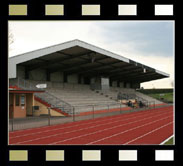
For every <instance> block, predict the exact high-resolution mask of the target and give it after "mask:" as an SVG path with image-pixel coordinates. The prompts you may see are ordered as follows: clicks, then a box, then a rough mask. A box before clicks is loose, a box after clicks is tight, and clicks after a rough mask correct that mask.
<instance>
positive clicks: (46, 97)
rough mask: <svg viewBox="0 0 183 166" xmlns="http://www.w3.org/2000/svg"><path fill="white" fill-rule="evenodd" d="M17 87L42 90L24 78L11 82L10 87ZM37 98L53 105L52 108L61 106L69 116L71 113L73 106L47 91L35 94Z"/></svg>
mask: <svg viewBox="0 0 183 166" xmlns="http://www.w3.org/2000/svg"><path fill="white" fill-rule="evenodd" d="M15 85H16V86H18V87H19V88H21V89H29V90H40V88H37V87H36V86H35V85H34V84H32V83H30V82H29V81H27V80H25V79H23V78H16V79H12V80H11V82H10V86H15ZM41 90H43V89H41ZM35 96H36V97H38V98H39V99H41V100H42V101H45V102H46V103H48V104H49V105H51V107H54V106H60V107H61V108H62V111H63V112H65V113H68V114H69V113H70V111H71V105H70V104H69V103H67V102H65V101H63V100H61V99H59V98H58V97H56V96H54V95H53V94H51V93H49V92H48V91H46V90H45V92H44V93H35Z"/></svg>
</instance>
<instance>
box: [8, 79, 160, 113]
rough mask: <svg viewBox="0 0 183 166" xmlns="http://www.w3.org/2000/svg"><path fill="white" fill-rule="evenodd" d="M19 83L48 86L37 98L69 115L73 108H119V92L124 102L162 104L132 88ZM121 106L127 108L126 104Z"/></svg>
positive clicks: (39, 82)
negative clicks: (62, 108) (95, 88)
mask: <svg viewBox="0 0 183 166" xmlns="http://www.w3.org/2000/svg"><path fill="white" fill-rule="evenodd" d="M15 82H16V83H15ZM11 83H12V82H11ZM18 83H19V86H20V87H23V88H25V89H29V88H30V89H32V88H36V85H37V84H47V88H46V89H45V90H46V93H44V94H43V93H42V94H36V95H37V97H39V98H41V99H43V100H44V101H46V102H48V103H49V104H50V105H55V106H56V105H61V106H62V107H63V106H64V109H65V111H67V113H71V112H72V110H71V107H75V108H76V112H87V111H92V106H93V105H95V110H102V109H107V107H108V105H110V108H117V107H118V108H119V100H118V98H117V96H118V93H119V92H121V93H122V96H123V99H124V100H129V99H131V100H133V99H137V97H138V98H139V99H140V98H141V99H142V100H147V101H155V102H156V104H159V103H162V102H160V101H158V100H156V99H154V98H152V97H149V96H147V95H144V94H142V93H140V92H136V91H135V90H134V89H130V88H119V87H110V89H109V90H105V91H103V90H91V89H90V86H89V85H83V84H71V83H60V82H50V81H35V80H23V79H22V80H21V81H20V80H19V81H18ZM13 84H15V85H17V80H16V81H15V80H13ZM121 106H122V107H126V105H125V104H124V103H122V105H121Z"/></svg>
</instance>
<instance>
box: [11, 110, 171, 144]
mask: <svg viewBox="0 0 183 166" xmlns="http://www.w3.org/2000/svg"><path fill="white" fill-rule="evenodd" d="M164 114H170V113H167V112H166V113H158V115H156V116H151V117H149V118H144V119H140V120H137V121H134V122H130V123H127V124H126V123H125V124H122V125H118V126H125V125H128V124H133V123H135V122H139V121H142V120H146V119H151V118H153V117H157V116H162V115H164ZM135 118H136V117H134V118H129V119H135ZM129 119H126V120H129ZM126 120H120V121H126ZM111 123H113V122H109V124H111ZM103 125H106V123H105V124H102V125H95V126H91V127H87V128H84V129H83V128H82V129H79V130H74V131H69V132H65V133H59V134H54V135H49V136H43V137H39V138H35V139H31V140H30V139H29V140H25V141H19V142H16V143H14V144H22V143H25V142H32V141H36V140H40V139H45V138H50V137H55V136H58V135H64V134H69V133H73V132H78V131H81V130H86V129H91V128H96V127H99V126H103Z"/></svg>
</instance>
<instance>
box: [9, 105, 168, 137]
mask: <svg viewBox="0 0 183 166" xmlns="http://www.w3.org/2000/svg"><path fill="white" fill-rule="evenodd" d="M163 108H169V107H162V108H155V109H154V110H142V111H140V112H133V114H134V113H143V112H147V111H148V112H149V111H157V112H159V111H163V110H162V109H163ZM167 111H169V110H167ZM122 115H124V116H125V115H127V114H122ZM116 116H117V117H115V118H118V117H119V115H116ZM109 117H111V118H110V119H115V118H112V117H113V116H109ZM120 117H121V116H120ZM120 117H119V118H120ZM103 118H106V117H100V118H97V119H95V120H97V121H99V120H100V119H103ZM105 120H109V119H104V120H101V121H105ZM86 121H87V120H86ZM71 123H73V122H71ZM78 123H79V121H78ZM90 123H93V122H89V123H85V124H90ZM85 124H82V125H85ZM80 125H81V124H80ZM54 126H60V124H58V125H54ZM75 126H77V125H75ZM44 128H50V126H43V127H36V128H35V129H32V128H31V129H24V130H18V131H11V132H10V134H13V133H19V132H25V131H30V130H33V131H35V130H39V129H44Z"/></svg>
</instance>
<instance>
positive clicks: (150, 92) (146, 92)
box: [137, 89, 173, 94]
mask: <svg viewBox="0 0 183 166" xmlns="http://www.w3.org/2000/svg"><path fill="white" fill-rule="evenodd" d="M137 91H139V92H141V93H144V94H158V93H173V89H139V90H137Z"/></svg>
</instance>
